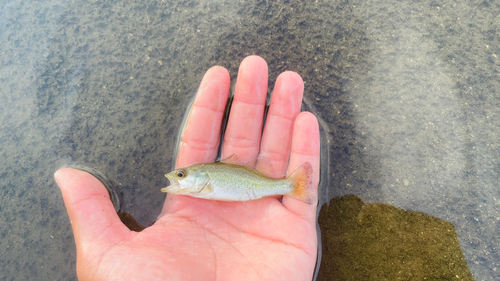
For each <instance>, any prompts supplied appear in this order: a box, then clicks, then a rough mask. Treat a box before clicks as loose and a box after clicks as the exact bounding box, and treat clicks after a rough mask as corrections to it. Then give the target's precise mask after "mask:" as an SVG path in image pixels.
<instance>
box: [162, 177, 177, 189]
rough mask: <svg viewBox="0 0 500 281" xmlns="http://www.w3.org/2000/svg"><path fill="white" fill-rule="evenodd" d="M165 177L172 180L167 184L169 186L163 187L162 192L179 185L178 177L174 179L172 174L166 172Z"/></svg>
mask: <svg viewBox="0 0 500 281" xmlns="http://www.w3.org/2000/svg"><path fill="white" fill-rule="evenodd" d="M165 177H166V178H167V179H168V181H169V182H170V185H169V186H167V187H164V188H162V189H161V192H171V191H173V190H175V189H176V188H178V187H179V181H177V180H176V179H174V178H173V177H172V175H170V174H166V175H165Z"/></svg>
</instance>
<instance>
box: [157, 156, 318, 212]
mask: <svg viewBox="0 0 500 281" xmlns="http://www.w3.org/2000/svg"><path fill="white" fill-rule="evenodd" d="M234 158H235V157H230V158H228V159H233V162H234ZM223 161H224V162H223ZM223 161H221V162H218V163H211V164H197V165H193V166H189V167H186V168H182V169H176V170H174V171H172V172H170V173H168V174H166V175H165V177H167V178H168V180H169V181H170V185H169V186H167V187H164V188H162V189H161V191H162V192H168V193H172V194H181V195H189V196H192V197H198V198H204V199H211V200H222V201H247V200H254V199H259V198H262V197H266V196H272V195H288V196H291V197H293V198H296V199H298V200H301V201H304V202H306V203H308V204H313V203H315V200H316V196H315V194H314V193H313V191H312V190H313V189H312V182H313V180H312V178H313V173H312V166H311V164H310V163H309V162H305V163H304V164H302V165H301V166H299V167H298V168H297V169H296V170H295V171H294V172H293V174H291V175H290V176H289V177H287V178H284V179H273V178H269V177H266V176H264V175H262V174H261V173H259V172H256V171H254V170H252V169H249V168H247V167H245V166H241V165H238V164H234V163H227V162H226V160H223Z"/></svg>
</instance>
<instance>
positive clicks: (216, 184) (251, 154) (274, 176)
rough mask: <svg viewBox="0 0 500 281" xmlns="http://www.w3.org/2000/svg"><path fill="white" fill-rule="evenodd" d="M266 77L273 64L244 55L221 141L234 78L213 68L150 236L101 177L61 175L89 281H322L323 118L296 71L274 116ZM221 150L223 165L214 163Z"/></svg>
mask: <svg viewBox="0 0 500 281" xmlns="http://www.w3.org/2000/svg"><path fill="white" fill-rule="evenodd" d="M267 82H268V68H267V64H266V62H265V61H264V60H263V59H262V58H261V57H258V56H250V57H247V58H245V59H244V60H243V62H242V63H241V65H240V68H239V72H238V77H237V81H236V85H235V90H234V98H233V102H232V104H231V110H230V114H229V118H228V121H227V126H226V130H225V132H224V137H223V140H222V143H220V142H221V132H222V123H223V117H224V114H225V109H226V103H227V101H228V97H229V89H230V76H229V73H228V71H227V70H226V69H225V68H223V67H221V66H215V67H212V68H210V69H209V70H208V71H207V72H206V74H205V76H204V77H203V80H202V82H201V84H200V87H199V88H198V92H197V95H196V98H195V100H194V103H193V106H192V108H191V109H190V111H189V115H188V118H187V121H186V125H185V126H184V129H183V131H182V134H181V135H182V136H181V140H180V144H179V147H178V154H177V161H176V165H175V166H176V167H175V170H174V171H172V172H169V173H168V174H167V178H168V179H169V181H170V184H169V186H167V187H164V188H162V191H164V192H167V193H168V194H167V197H166V201H165V204H164V206H163V209H162V211H161V213H160V214H159V216H158V219H157V221H156V222H155V223H154V224H153V225H151V226H149V227H147V228H145V229H144V230H142V231H141V232H135V231H131V230H129V229H128V228H127V227H126V226H125V225H124V224H123V223H122V222H121V221H120V219H119V218H118V216H117V215H116V212H115V209H114V207H113V204H112V203H111V201H110V200H109V194H108V192H107V190H106V189H105V187H104V186H103V185H102V184H101V182H100V181H99V180H97V179H96V178H94V177H93V176H91V175H90V174H88V173H85V172H83V171H78V170H74V169H61V170H59V171H57V172H56V174H55V177H56V181H57V183H58V185H59V187H60V189H61V191H62V195H63V198H64V202H65V205H66V208H67V209H68V214H69V217H70V220H71V222H72V227H73V231H74V233H75V241H76V246H77V255H78V259H77V273H78V277H79V278H80V279H82V280H132V279H137V280H217V281H220V280H312V278H313V273H314V268H315V264H316V257H317V235H316V205H317V188H318V181H319V168H320V167H319V159H320V140H319V127H318V121H317V119H316V117H315V116H314V115H313V114H311V113H309V112H300V110H301V105H302V96H303V92H304V82H303V81H302V78H301V77H300V76H299V75H298V74H297V73H295V72H290V71H288V72H284V73H282V74H280V75H279V76H278V77H277V79H276V82H275V85H274V88H273V91H272V92H273V95H272V97H271V100H270V105H269V110H268V112H267V114H265V107H266V96H267V93H268V84H267ZM264 116H265V118H266V120H265V122H264ZM263 124H265V126H264V125H263ZM219 146H220V151H221V159H223V160H222V161H221V162H218V163H214V162H215V160H216V158H217V155H218V151H219ZM165 153H170V151H168V152H167V151H165ZM143 188H147V187H143ZM207 199H208V200H207Z"/></svg>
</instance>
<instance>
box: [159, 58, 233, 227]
mask: <svg viewBox="0 0 500 281" xmlns="http://www.w3.org/2000/svg"><path fill="white" fill-rule="evenodd" d="M229 82H230V77H229V73H228V72H227V70H226V69H225V68H224V67H221V66H214V67H212V68H210V69H209V70H207V72H206V73H205V75H204V76H203V79H202V81H201V83H200V87H199V88H198V92H197V93H196V97H195V100H194V102H193V106H192V108H191V111H190V112H189V116H188V120H187V122H186V128H185V129H184V132H183V134H182V136H181V141H180V144H179V152H178V154H177V162H176V168H178V167H187V166H190V165H193V164H197V163H210V162H214V161H215V159H216V158H217V151H218V148H219V142H220V133H221V126H222V118H223V117H224V111H225V108H226V103H227V98H228V96H229V85H230V83H229ZM186 200H189V198H187V197H186V196H178V195H175V194H168V196H167V198H166V201H165V204H164V205H163V208H162V211H161V213H160V215H159V216H158V219H160V218H161V217H163V216H164V215H165V214H167V213H171V212H174V211H175V210H176V209H177V208H182V206H183V203H184V202H185V201H186ZM181 201H182V202H181ZM177 203H179V204H177Z"/></svg>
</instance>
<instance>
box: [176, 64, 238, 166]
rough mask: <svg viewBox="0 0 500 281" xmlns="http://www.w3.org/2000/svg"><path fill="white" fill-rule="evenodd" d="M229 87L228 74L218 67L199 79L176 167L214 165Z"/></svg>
mask: <svg viewBox="0 0 500 281" xmlns="http://www.w3.org/2000/svg"><path fill="white" fill-rule="evenodd" d="M229 85H230V83H229V73H228V71H227V70H226V69H225V68H224V67H222V66H214V67H212V68H210V69H209V70H208V71H207V72H206V73H205V76H203V80H202V81H201V83H200V87H199V88H198V92H197V93H196V98H195V100H194V103H193V107H192V108H191V111H190V113H189V117H188V120H187V123H186V128H185V129H184V133H183V135H182V137H181V141H180V144H179V153H178V154H177V164H176V166H177V167H186V166H190V165H193V164H197V163H207V162H214V161H215V159H216V157H217V151H218V148H219V141H220V132H221V125H222V118H223V117H224V110H225V108H226V102H227V98H228V95H229ZM177 167H176V168H177Z"/></svg>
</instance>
